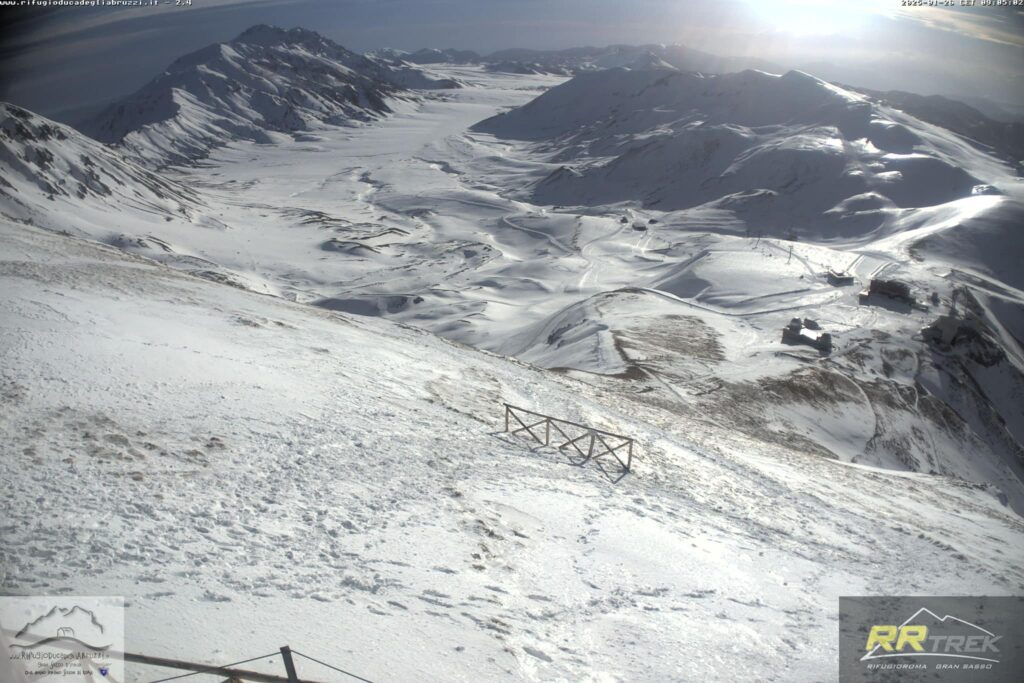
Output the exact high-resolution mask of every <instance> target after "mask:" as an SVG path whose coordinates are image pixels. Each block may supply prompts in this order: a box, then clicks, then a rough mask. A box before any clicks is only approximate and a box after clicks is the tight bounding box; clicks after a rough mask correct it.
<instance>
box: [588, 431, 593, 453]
mask: <svg viewBox="0 0 1024 683" xmlns="http://www.w3.org/2000/svg"><path fill="white" fill-rule="evenodd" d="M587 431H588V432H589V433H590V447H589V448H587V460H590V459H591V458H592V457H594V430H593V429H588V430H587Z"/></svg>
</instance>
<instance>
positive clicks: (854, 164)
mask: <svg viewBox="0 0 1024 683" xmlns="http://www.w3.org/2000/svg"><path fill="white" fill-rule="evenodd" d="M475 129H476V130H478V131H482V132H489V133H492V134H495V135H498V136H500V137H503V138H515V139H525V140H534V141H537V140H544V141H545V144H546V149H548V150H551V151H549V152H548V156H549V159H550V160H551V161H554V162H558V163H560V164H562V167H560V168H559V169H557V170H555V171H554V172H552V173H551V174H550V175H548V176H547V177H546V178H544V179H543V180H541V181H540V182H538V183H537V184H536V186H535V188H534V189H533V191H532V194H531V197H532V198H533V199H534V201H536V202H538V203H542V204H558V205H570V206H572V205H580V204H583V205H595V204H606V203H614V202H616V201H627V200H628V201H639V202H641V203H642V204H643V205H644V206H646V207H650V208H657V209H659V210H674V209H689V208H693V207H696V206H700V205H709V206H717V207H720V208H723V209H726V210H728V211H731V212H734V213H735V214H737V215H738V216H740V217H741V218H747V217H749V218H754V217H756V220H757V222H758V223H759V224H761V225H763V226H765V227H774V228H776V229H782V228H785V229H788V230H791V231H795V232H796V234H798V235H802V236H814V237H829V236H838V237H848V238H849V237H853V238H855V237H861V236H864V235H872V236H878V235H877V234H876V232H875V231H876V230H880V229H881V230H886V229H892V228H893V225H892V223H893V220H892V219H894V218H895V217H896V216H897V215H899V211H898V209H912V208H920V207H929V206H935V205H939V204H944V203H947V202H950V201H953V200H957V199H963V198H966V197H971V196H972V192H973V190H974V188H975V187H976V186H979V185H982V184H986V183H994V184H996V185H998V184H999V183H1000V182H1001V181H1006V180H1008V179H1009V178H1011V177H1012V176H1011V173H1010V169H1009V168H1008V167H1007V166H1006V165H1004V164H1002V163H1000V162H999V161H997V160H995V159H993V158H992V157H990V156H988V155H986V154H985V153H984V152H982V151H981V150H979V149H978V148H976V147H975V146H973V145H972V144H970V143H969V142H967V141H965V140H962V139H960V138H958V137H957V136H956V135H953V134H951V133H949V132H947V131H943V130H942V129H939V128H937V127H934V126H930V125H929V124H925V123H922V122H920V121H917V120H915V119H913V118H912V117H909V116H908V115H906V114H904V113H902V112H899V111H897V110H893V109H890V108H886V107H884V106H882V105H877V104H873V103H871V102H869V101H868V100H867V99H866V98H865V97H863V96H862V95H859V94H858V93H856V92H852V91H846V90H842V89H840V88H838V87H836V86H832V85H830V84H827V83H825V82H823V81H820V80H818V79H816V78H813V77H812V76H809V75H807V74H803V73H800V72H794V71H791V72H788V73H786V74H785V75H783V76H774V75H771V74H766V73H762V72H756V71H746V72H741V73H736V74H726V75H721V76H704V75H701V74H693V73H672V72H666V71H665V70H663V69H651V70H642V69H641V70H625V69H612V70H609V71H602V72H595V73H587V74H581V75H579V76H577V77H575V78H574V79H572V80H571V81H569V82H568V83H565V84H564V85H562V86H559V87H557V88H554V89H552V90H551V91H549V92H547V93H545V94H543V95H541V96H540V97H538V98H537V99H536V100H534V101H533V102H531V103H530V104H528V105H526V106H524V107H521V108H519V109H517V110H515V111H512V112H508V113H505V114H501V115H499V116H497V117H495V118H492V119H490V120H488V121H484V122H482V123H481V124H479V125H477V126H476V128H475Z"/></svg>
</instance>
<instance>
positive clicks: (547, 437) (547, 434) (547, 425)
mask: <svg viewBox="0 0 1024 683" xmlns="http://www.w3.org/2000/svg"><path fill="white" fill-rule="evenodd" d="M550 443H551V418H550V417H549V418H547V419H546V420H544V445H545V446H547V445H548V444H550Z"/></svg>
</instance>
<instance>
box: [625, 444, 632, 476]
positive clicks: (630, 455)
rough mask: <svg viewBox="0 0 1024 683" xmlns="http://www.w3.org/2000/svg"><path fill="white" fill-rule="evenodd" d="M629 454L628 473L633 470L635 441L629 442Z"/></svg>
mask: <svg viewBox="0 0 1024 683" xmlns="http://www.w3.org/2000/svg"><path fill="white" fill-rule="evenodd" d="M627 453H628V454H629V455H628V456H627V457H626V471H627V472H628V471H630V470H631V469H633V439H630V440H629V448H628V449H627Z"/></svg>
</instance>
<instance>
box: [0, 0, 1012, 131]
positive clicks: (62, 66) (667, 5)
mask: <svg viewBox="0 0 1024 683" xmlns="http://www.w3.org/2000/svg"><path fill="white" fill-rule="evenodd" d="M147 1H149V0H147ZM179 1H181V2H186V1H187V0H179ZM954 1H955V2H956V3H957V4H959V3H960V2H962V1H967V0H954ZM159 2H160V4H158V5H156V6H146V7H139V8H107V7H60V8H51V9H46V8H35V7H33V8H28V9H21V10H10V9H8V8H0V15H2V16H3V19H4V32H3V35H2V37H0V100H6V101H10V102H14V103H15V104H19V105H21V106H24V107H26V108H28V109H31V110H33V111H36V112H38V113H41V114H44V115H46V116H51V117H54V118H58V119H59V120H65V119H67V118H69V117H70V116H72V114H71V112H75V111H80V110H81V109H82V108H88V107H90V106H94V105H99V104H103V103H106V102H109V101H112V100H115V99H117V98H119V97H123V96H125V95H128V94H130V93H131V92H134V91H135V90H137V89H138V88H140V87H142V86H143V85H144V84H145V83H146V82H148V81H149V80H150V79H152V78H153V77H155V76H156V75H157V74H158V73H160V72H161V71H162V70H163V69H164V68H165V67H166V66H167V65H168V64H170V63H171V62H172V61H174V60H175V59H176V58H178V57H180V56H181V55H183V54H186V53H188V52H191V51H193V50H197V49H199V48H201V47H204V46H206V45H209V44H211V43H215V42H221V41H226V40H230V39H231V38H233V37H235V36H237V35H238V34H239V33H241V32H242V31H243V30H245V29H246V28H247V27H249V26H251V25H253V24H257V23H266V24H271V25H276V26H281V27H284V28H292V27H295V26H301V27H304V28H310V29H313V30H315V31H318V32H319V33H321V34H323V35H324V36H326V37H328V38H331V39H332V40H335V41H336V42H339V43H341V44H342V45H344V46H345V47H348V48H349V49H352V50H357V51H365V50H369V49H373V48H378V47H394V48H400V49H407V50H415V49H418V48H421V47H439V48H444V47H454V48H460V49H472V50H476V51H478V52H483V53H487V52H491V51H494V50H498V49H503V48H510V47H526V48H537V49H561V48H568V47H576V46H581V45H607V44H645V43H666V44H674V43H681V44H684V45H688V46H690V47H693V48H697V49H701V50H705V51H708V52H712V53H715V54H719V55H727V56H732V55H738V56H739V55H742V56H756V57H760V58H762V59H766V60H769V61H771V62H774V63H777V64H779V65H781V66H783V67H785V68H800V69H803V70H805V71H809V72H810V73H813V74H815V75H817V76H820V77H823V78H827V79H829V80H836V81H840V82H843V83H847V84H850V85H856V86H861V87H868V88H875V89H880V90H889V89H902V90H909V91H911V92H918V93H920V94H925V95H929V94H942V95H952V96H957V97H963V98H972V97H984V98H986V99H988V100H991V101H994V102H998V103H1005V104H1006V105H1007V106H1008V107H1019V108H1021V110H1022V112H1024V10H1022V9H1019V8H1018V9H1006V8H997V7H982V6H980V4H981V2H983V0H977V3H978V6H975V7H949V8H947V7H928V6H925V7H902V6H901V0H714V1H703V2H695V1H692V0H631V1H630V2H623V1H622V0H191V5H188V6H183V7H178V6H175V5H174V0H159Z"/></svg>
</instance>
